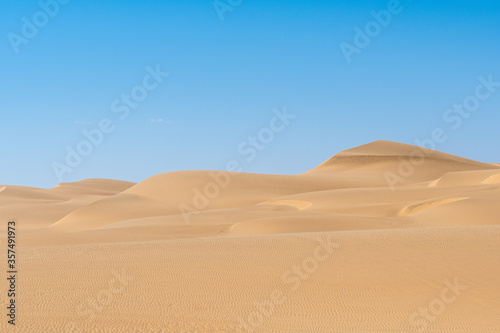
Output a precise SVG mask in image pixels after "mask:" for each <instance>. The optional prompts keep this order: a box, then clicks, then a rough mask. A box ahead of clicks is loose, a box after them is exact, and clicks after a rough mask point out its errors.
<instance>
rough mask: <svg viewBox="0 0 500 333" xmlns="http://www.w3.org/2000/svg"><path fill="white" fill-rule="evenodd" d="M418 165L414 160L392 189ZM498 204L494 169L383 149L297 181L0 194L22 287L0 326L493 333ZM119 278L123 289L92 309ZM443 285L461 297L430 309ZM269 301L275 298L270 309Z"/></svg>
mask: <svg viewBox="0 0 500 333" xmlns="http://www.w3.org/2000/svg"><path fill="white" fill-rule="evenodd" d="M416 154H421V156H425V157H424V158H423V161H422V163H421V164H419V165H418V166H416V167H415V170H414V171H413V172H412V173H411V174H410V175H407V176H405V177H404V182H402V183H400V184H398V185H397V186H395V187H394V186H393V187H391V186H389V183H388V180H387V177H386V174H387V173H388V172H389V173H395V174H397V173H398V172H399V169H398V168H399V167H400V165H401V163H402V161H408V160H409V159H411V158H414V157H415V156H417V155H416ZM499 202H500V164H495V163H481V162H477V161H473V160H469V159H465V158H462V157H458V156H453V155H449V154H445V153H442V152H438V151H431V150H429V149H426V148H420V147H416V146H412V145H407V144H401V143H396V142H390V141H375V142H372V143H369V144H366V145H363V146H360V147H356V148H352V149H348V150H345V151H343V152H340V153H338V154H336V155H335V156H333V157H332V158H331V159H329V160H327V161H325V162H324V163H322V164H321V165H319V166H317V167H315V168H313V169H311V170H309V171H307V172H304V173H302V174H298V175H267V174H250V173H234V172H223V171H209V170H201V171H179V172H170V173H165V174H159V175H155V176H153V177H151V178H148V179H146V180H144V181H142V182H140V183H137V184H136V183H131V182H125V181H117V180H107V179H87V180H82V181H79V182H72V183H62V184H60V185H58V186H56V187H54V188H52V189H39V188H32V187H21V186H12V185H5V186H3V185H2V186H0V215H1V216H2V217H3V219H4V221H6V219H15V220H16V221H17V222H18V227H17V228H18V233H19V245H18V246H19V252H20V259H19V260H20V267H19V271H20V272H22V279H23V280H22V281H23V282H22V285H23V287H22V291H21V292H20V296H19V309H21V310H20V311H22V312H20V313H22V317H20V319H19V325H18V326H17V328H16V330H12V328H11V327H8V326H7V325H6V322H5V321H2V322H0V330H1V331H2V332H11V331H12V332H14V331H15V332H126V331H130V332H132V331H133V332H173V333H181V332H204V333H216V332H217V333H233V332H249V333H250V332H270V333H275V332H276V333H277V332H280V333H281V332H282V333H291V332H301V333H313V332H322V333H323V332H324V333H326V332H346V333H349V332H353V333H354V332H356V333H359V332H378V333H389V332H417V331H422V332H443V333H445V332H477V333H490V332H491V333H497V332H499V330H498V329H499V327H500V298H499V297H498V296H497V295H500V278H499V277H500V265H499V263H500V205H499V204H498V203H499ZM186 207H189V209H186ZM1 239H2V243H1V244H2V245H1V246H2V248H5V247H6V245H5V244H6V242H5V239H6V233H5V231H3V230H2V231H1ZM332 239H334V240H335V246H330V247H328V244H330V245H331V243H328V242H329V241H331V240H332ZM325 244H327V245H325ZM320 254H321V255H320ZM318 258H321V260H320V259H318ZM0 260H2V261H4V262H5V260H6V254H5V251H2V253H0ZM294 267H299V268H300V267H302V268H303V269H302V271H300V272H299V271H297V268H294ZM117 271H120V272H121V271H123V272H124V273H123V274H126V276H130V280H128V281H127V284H126V285H125V286H123V288H122V290H121V291H120V292H117V293H113V294H112V295H113V297H112V299H111V300H110V301H109V302H107V303H106V304H101V306H100V305H96V306H97V310H96V306H94V307H92V306H89V305H88V302H90V301H89V299H90V300H94V301H95V302H97V303H96V304H99V297H101V296H102V295H101V296H99V293H100V292H101V291H102V290H106V288H107V287H106V286H107V283H108V281H110V280H111V279H113V276H114V275H113V274H116V272H117ZM446 281H448V282H446ZM450 281H455V282H456V281H459V282H456V283H459V284H462V285H464V286H465V287H464V289H463V290H459V292H457V294H456V295H454V296H456V297H454V298H453V302H451V301H450V302H448V303H446V302H442V301H440V299H441V298H440V297H441V296H440V295H441V294H444V292H442V290H446V289H443V288H447V286H448V284H449V283H452V282H450ZM103 288H104V289H103ZM448 288H449V287H448ZM274 290H280V291H281V292H282V298H283V299H284V300H283V301H282V302H279V304H272V306H271V305H269V304H270V303H269V302H268V301H269V300H270V299H272V297H273V296H272V295H274V294H273V291H274ZM447 292H448V293H449V291H447ZM450 295H451V294H450ZM440 302H441V303H442V304H443V306H444V307H445V309H444V310H443V311H441V310H440V309H439V311H437V310H436V311H434V310H432V309H433V308H432V307H433V306H437V305H436V304H438V305H439V306H441V303H440ZM256 304H257V305H256ZM259 304H267V305H266V306H267V308H266V309H267V310H266V309H265V310H262V305H259ZM433 304H434V305H433ZM429 308H430V309H431V310H430V311H434V312H435V313H434V312H432V313H433V315H432V318H433V319H432V320H430V319H428V317H427V318H426V317H425V316H422V315H421V312H420V309H429ZM255 313H257V315H256V314H255ZM259 314H260V315H259ZM255 318H260V319H258V320H256V319H255ZM256 323H257V324H256ZM254 324H255V325H254ZM424 328H425V329H424Z"/></svg>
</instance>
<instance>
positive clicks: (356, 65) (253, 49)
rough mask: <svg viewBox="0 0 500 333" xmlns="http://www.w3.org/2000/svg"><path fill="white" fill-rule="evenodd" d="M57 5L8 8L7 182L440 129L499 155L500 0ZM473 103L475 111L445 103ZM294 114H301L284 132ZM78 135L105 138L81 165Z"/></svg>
mask: <svg viewBox="0 0 500 333" xmlns="http://www.w3.org/2000/svg"><path fill="white" fill-rule="evenodd" d="M54 1H55V0H42V1H41V2H37V1H35V0H22V1H2V2H0V12H1V15H2V20H0V32H1V36H2V38H1V42H0V48H1V52H0V61H1V64H2V66H1V72H0V73H1V83H0V84H1V86H0V88H1V93H2V98H0V110H1V122H0V133H1V140H2V141H1V145H0V156H1V157H2V159H1V161H0V184H5V185H27V186H37V187H46V188H48V187H52V186H55V185H56V184H57V183H59V181H60V180H61V179H62V180H63V181H76V180H81V179H85V178H113V179H122V180H130V181H141V180H144V179H146V178H148V177H150V176H152V175H155V174H158V173H163V172H169V171H177V170H188V169H215V170H221V169H225V168H226V164H227V162H228V161H231V160H236V161H238V162H239V163H240V165H241V166H242V169H243V171H247V172H259V173H282V174H294V173H301V172H304V171H306V170H308V169H311V168H313V167H315V166H316V165H318V164H320V163H321V162H323V161H324V160H326V159H328V158H329V157H331V156H333V155H334V154H336V153H337V152H339V151H341V150H344V149H348V148H351V147H354V146H358V145H361V144H364V143H368V142H371V141H374V140H378V139H384V140H391V141H398V142H404V143H410V144H414V143H415V140H422V139H427V138H432V132H433V130H434V129H436V128H441V129H442V130H443V131H444V133H445V134H446V136H447V140H445V141H444V142H440V143H437V144H436V149H438V150H441V151H445V152H448V153H452V154H456V155H461V156H464V157H468V158H472V159H476V160H480V161H484V162H497V163H500V151H499V147H500V145H499V142H500V126H499V124H500V87H499V86H498V85H496V84H494V83H490V84H487V86H484V84H483V86H482V87H479V88H478V86H479V85H481V84H482V83H481V81H480V80H479V79H478V78H479V77H480V76H482V77H483V78H484V80H485V81H488V80H490V81H494V82H500V67H499V65H500V62H499V59H500V58H499V56H500V43H499V36H500V2H499V1H497V0H495V1H493V0H492V1H478V0H474V1H472V0H470V1H459V0H454V1H426V0H419V1H415V0H414V1H410V0H401V1H400V3H399V5H398V4H397V1H396V2H395V1H347V0H338V1H331V0H329V1H327V0H324V1H314V0H307V1H293V0H286V1H268V0H251V1H250V0H243V1H240V0H221V1H218V2H216V3H215V5H216V6H214V2H213V1H211V0H203V1H201V0H193V1H166V0H164V1H160V0H158V1H153V0H142V1H130V0H121V1H112V0H109V1H99V2H97V1H76V0H72V1H67V0H64V1H63V0H60V2H54ZM66 2H67V3H66ZM55 4H57V6H56V5H55ZM43 8H45V9H43ZM41 11H43V12H41ZM372 11H375V12H376V13H379V14H376V15H375V16H378V21H375V16H374V15H373V13H372ZM380 11H383V12H380ZM387 13H389V14H390V17H389V16H388V15H387ZM358 28H359V29H358ZM367 29H368V31H367ZM360 31H361V33H360ZM346 50H347V51H346ZM155 71H157V72H158V71H159V73H156V74H155V75H154V76H152V75H151V74H150V72H155ZM166 72H168V76H167V75H166V74H164V73H166ZM490 75H491V78H489V76H490ZM155 78H156V79H155ZM145 86H147V88H148V89H146V88H145ZM488 89H489V90H488ZM478 92H479V96H481V99H479V98H475V97H474V96H476V94H477V93H478ZM488 92H490V93H489V94H488ZM127 95H128V99H129V100H128V102H127V101H126V98H127ZM131 95H133V96H135V97H130V96H131ZM146 95H147V96H146ZM131 98H132V100H131ZM134 98H136V99H134ZM478 101H479V102H478ZM477 102H478V105H475V104H477ZM127 103H128V104H127ZM463 103H469V106H468V108H470V109H473V110H474V111H473V112H472V111H471V112H463V111H462V112H463V113H462V114H459V113H458V111H453V110H449V109H450V108H452V107H453V105H454V104H458V105H460V104H463ZM285 109H286V110H287V112H288V113H289V114H293V115H295V116H296V117H295V118H294V119H289V120H285V122H286V123H288V124H287V125H286V126H282V123H283V122H282V123H279V122H278V121H277V120H273V118H274V117H275V113H276V112H281V113H283V112H284V111H283V110H285ZM126 112H128V114H126ZM445 118H446V119H447V120H445ZM105 119H108V120H105ZM103 120H104V123H102V121H103ZM109 121H111V123H110V122H109ZM100 124H101V125H102V126H103V128H102V129H104V130H106V131H107V132H108V133H103V132H102V131H101V130H102V129H101V128H100V127H99V126H100ZM271 125H272V127H273V129H274V130H275V131H274V132H270V131H269V130H266V129H265V128H269V126H271ZM110 128H112V129H113V130H112V131H111V130H110ZM84 130H85V131H88V132H89V133H94V134H95V135H94V137H93V140H94V142H95V143H96V144H93V143H90V144H91V146H90V149H91V150H92V152H91V153H90V154H88V155H87V156H83V157H82V158H81V160H78V158H76V160H75V157H74V156H73V160H71V159H70V162H72V164H73V167H71V166H70V165H69V164H68V163H67V162H66V158H67V155H68V151H67V147H70V149H74V150H75V151H76V150H77V149H78V147H79V148H80V150H81V152H85V153H88V151H89V146H88V143H89V142H90V141H89V140H88V139H86V137H85V135H84V134H83V132H82V131H84ZM96 131H100V133H102V138H101V137H100V136H99V135H98V134H96V133H97V132H96ZM259 133H260V134H261V138H260V139H258V140H264V141H265V142H264V143H263V142H262V141H258V142H257V143H255V142H254V143H252V142H251V141H250V140H248V137H249V136H254V135H257V134H259ZM271 135H272V136H273V137H272V138H271ZM85 140H87V144H86V143H82V142H83V141H85ZM252 145H254V146H252ZM253 147H258V148H259V149H262V150H257V148H253ZM85 149H87V150H85ZM252 149H253V150H254V151H253V152H252ZM77 153H78V152H77ZM54 165H57V166H58V169H57V170H59V176H60V177H58V176H57V173H56V172H55V171H54ZM61 166H65V167H61ZM65 168H67V169H65ZM68 169H71V171H70V172H69V171H68ZM61 170H63V171H68V172H63V171H61Z"/></svg>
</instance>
